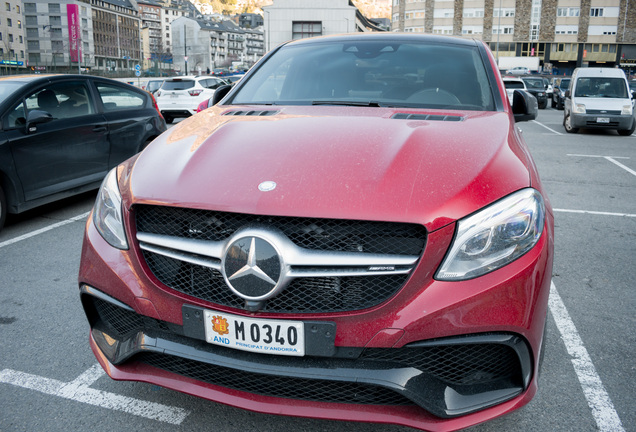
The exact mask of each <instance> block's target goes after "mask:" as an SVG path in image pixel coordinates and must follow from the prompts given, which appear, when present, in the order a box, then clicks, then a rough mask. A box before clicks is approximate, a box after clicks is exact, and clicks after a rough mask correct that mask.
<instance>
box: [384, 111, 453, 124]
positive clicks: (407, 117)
mask: <svg viewBox="0 0 636 432" xmlns="http://www.w3.org/2000/svg"><path fill="white" fill-rule="evenodd" d="M391 118H392V119H397V120H431V121H454V122H458V121H462V120H464V117H460V116H451V115H434V114H406V113H397V114H393V116H392V117H391Z"/></svg>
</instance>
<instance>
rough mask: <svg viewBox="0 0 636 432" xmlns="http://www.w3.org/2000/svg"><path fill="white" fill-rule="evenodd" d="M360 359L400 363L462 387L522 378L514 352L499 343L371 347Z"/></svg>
mask: <svg viewBox="0 0 636 432" xmlns="http://www.w3.org/2000/svg"><path fill="white" fill-rule="evenodd" d="M361 359H365V360H381V361H388V362H392V363H400V364H403V365H405V366H409V367H414V368H416V369H419V370H422V371H426V372H428V373H430V374H432V375H434V376H435V377H437V378H438V379H440V380H442V381H444V382H446V383H449V384H459V385H472V384H485V383H489V382H493V381H497V380H501V379H512V378H514V377H519V376H520V373H521V371H520V367H521V366H520V364H519V358H518V357H517V355H516V353H515V351H514V350H513V349H512V348H510V347H508V346H506V345H500V344H475V345H473V344H465V345H440V346H434V347H423V348H399V349H393V348H368V349H366V350H364V352H363V353H362V356H361Z"/></svg>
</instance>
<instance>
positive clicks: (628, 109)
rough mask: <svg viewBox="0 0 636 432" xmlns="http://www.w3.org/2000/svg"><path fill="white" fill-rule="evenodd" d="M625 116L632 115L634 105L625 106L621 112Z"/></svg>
mask: <svg viewBox="0 0 636 432" xmlns="http://www.w3.org/2000/svg"><path fill="white" fill-rule="evenodd" d="M621 114H623V115H632V105H631V104H630V105H623V110H622V111H621Z"/></svg>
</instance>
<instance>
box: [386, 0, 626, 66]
mask: <svg viewBox="0 0 636 432" xmlns="http://www.w3.org/2000/svg"><path fill="white" fill-rule="evenodd" d="M392 1H393V9H392V29H393V31H401V32H415V33H420V32H421V33H434V34H446V35H455V36H463V37H471V38H477V39H481V40H483V41H485V42H487V43H488V44H489V45H490V48H491V49H492V51H493V53H495V55H496V57H500V56H501V57H503V56H505V57H515V56H516V57H525V56H537V57H539V60H540V64H541V66H542V68H543V70H544V71H546V72H553V73H559V74H564V73H565V74H568V73H571V72H572V70H573V69H574V68H576V67H581V66H604V67H614V66H619V67H623V68H626V69H634V70H635V71H636V5H633V4H632V5H630V2H629V1H624V0H623V1H621V0H457V1H448V0H441V1H440V0H392Z"/></svg>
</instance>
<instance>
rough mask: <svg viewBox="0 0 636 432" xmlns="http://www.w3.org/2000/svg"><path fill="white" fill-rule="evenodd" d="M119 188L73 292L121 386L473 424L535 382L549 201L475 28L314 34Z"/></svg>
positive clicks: (109, 190) (297, 411)
mask: <svg viewBox="0 0 636 432" xmlns="http://www.w3.org/2000/svg"><path fill="white" fill-rule="evenodd" d="M214 102H215V105H214V106H213V107H211V108H209V109H206V110H204V111H202V112H200V113H199V114H197V115H195V116H193V117H192V118H189V119H187V120H185V121H182V122H181V123H179V124H178V125H176V126H175V127H173V128H172V129H170V130H168V131H167V132H166V133H164V134H163V135H161V136H160V137H159V138H157V139H156V140H155V141H154V142H152V143H151V144H150V145H149V146H148V147H147V149H146V150H144V151H143V152H142V153H140V154H139V155H137V156H135V157H133V158H131V159H129V160H128V161H127V162H124V163H123V164H121V165H119V166H118V167H117V168H116V169H114V170H113V171H112V172H110V174H109V175H108V176H107V177H106V179H105V180H104V183H103V185H102V187H101V189H100V192H99V196H98V198H97V201H96V203H95V207H94V209H93V212H92V214H91V216H90V218H89V220H88V222H87V225H86V233H85V238H84V244H83V250H82V261H81V267H80V272H79V289H80V296H81V300H82V305H83V307H84V310H85V312H86V316H87V318H88V321H89V323H90V344H91V347H92V349H93V351H94V353H95V355H96V357H97V358H98V360H99V362H100V363H101V365H102V366H103V367H104V369H105V370H106V371H107V372H108V374H109V375H110V376H111V377H112V378H114V379H116V380H135V381H144V382H149V383H154V384H157V385H160V386H164V387H167V388H171V389H175V390H178V391H181V392H185V393H188V394H192V395H197V396H200V397H203V398H206V399H209V400H213V401H217V402H221V403H224V404H228V405H232V406H236V407H242V408H246V409H249V410H254V411H259V412H266V413H276V414H287V415H298V416H306V417H314V418H325V419H342V420H354V421H366V422H382V423H394V424H401V425H407V426H411V427H415V428H420V429H424V430H433V431H435V430H453V429H458V428H464V427H467V426H470V425H473V424H476V423H479V422H482V421H485V420H488V419H491V418H493V417H496V416H499V415H501V414H504V413H507V412H509V411H511V410H514V409H516V408H519V407H521V406H523V405H524V404H526V403H527V402H528V401H529V400H530V399H531V398H532V397H533V396H534V394H535V393H536V391H537V375H538V373H539V366H540V363H541V352H542V348H543V343H544V342H543V341H544V330H545V320H546V311H547V301H548V293H549V287H550V280H551V269H552V262H553V241H554V226H553V225H554V224H553V215H552V210H551V208H550V204H549V202H548V199H547V197H546V195H545V191H544V189H543V187H542V185H541V182H540V180H539V177H538V174H537V169H536V167H535V164H534V162H533V160H532V157H531V155H530V152H529V150H528V148H527V146H526V144H525V142H524V141H523V138H522V137H521V135H520V133H519V131H518V128H517V127H516V125H515V122H516V121H523V120H531V119H534V118H535V117H536V115H537V101H536V99H535V98H534V97H533V96H531V95H530V94H528V93H527V92H524V91H522V90H518V91H516V92H515V94H514V98H513V100H512V106H511V105H510V103H509V102H508V99H507V96H506V90H505V88H504V85H503V82H502V79H501V77H500V74H499V72H498V69H497V65H496V63H495V60H494V58H493V55H492V53H491V52H490V51H489V49H488V48H487V46H486V45H484V44H483V43H482V42H480V41H475V40H465V39H456V38H451V37H438V36H426V35H405V34H402V35H400V34H392V33H385V34H380V33H376V34H364V35H347V36H337V37H335V36H334V37H321V38H315V39H303V40H297V41H293V42H290V43H287V44H284V45H282V46H280V47H278V48H276V49H275V50H273V51H272V52H270V53H268V54H267V55H266V56H265V57H264V58H263V59H262V60H261V61H260V62H259V63H257V64H256V65H255V66H254V67H253V68H252V69H251V70H250V71H249V73H248V74H247V75H246V76H245V77H244V78H243V79H242V80H241V81H240V82H239V83H238V84H236V85H235V86H234V87H232V88H230V87H229V86H228V87H224V88H219V89H218V90H217V92H216V95H215V98H214Z"/></svg>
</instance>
